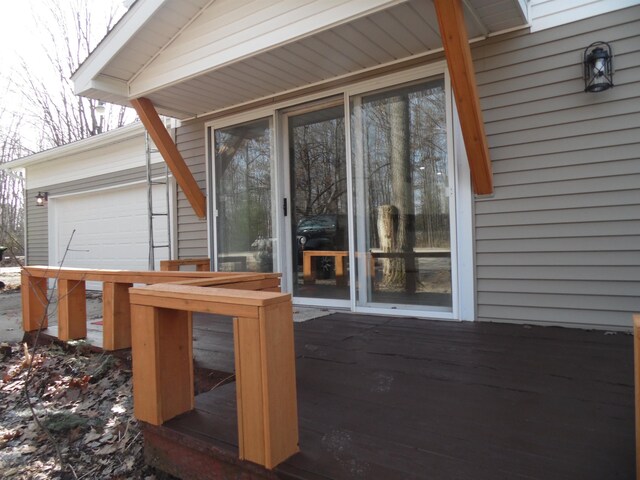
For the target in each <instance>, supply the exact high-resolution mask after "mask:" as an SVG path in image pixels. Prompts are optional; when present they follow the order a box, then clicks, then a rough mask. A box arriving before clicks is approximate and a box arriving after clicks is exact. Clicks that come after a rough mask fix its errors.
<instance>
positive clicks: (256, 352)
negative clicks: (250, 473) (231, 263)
mask: <svg viewBox="0 0 640 480" xmlns="http://www.w3.org/2000/svg"><path fill="white" fill-rule="evenodd" d="M130 297H131V312H132V316H133V318H134V320H135V321H134V324H133V329H132V355H133V399H134V413H135V416H136V418H137V419H138V420H142V421H144V422H148V423H151V424H153V425H161V424H162V423H164V422H165V421H167V420H169V419H171V418H173V417H175V416H176V415H180V414H181V413H185V412H188V411H190V410H192V409H193V408H194V395H193V351H192V319H191V315H192V312H205V313H213V314H221V315H229V316H233V317H234V320H233V336H234V353H235V371H236V396H237V411H238V439H239V450H240V458H241V459H244V460H249V461H252V462H254V463H257V464H260V465H263V466H265V467H266V468H273V467H275V466H276V465H277V464H279V463H280V462H282V461H284V460H285V459H287V458H288V457H290V456H291V455H293V454H294V453H296V452H297V451H298V414H297V401H296V381H295V378H296V377H295V353H294V343H293V309H292V305H291V295H290V294H281V293H272V292H248V291H238V290H225V289H221V288H207V287H197V286H192V285H176V284H161V285H150V286H146V287H140V288H132V289H131V290H130Z"/></svg>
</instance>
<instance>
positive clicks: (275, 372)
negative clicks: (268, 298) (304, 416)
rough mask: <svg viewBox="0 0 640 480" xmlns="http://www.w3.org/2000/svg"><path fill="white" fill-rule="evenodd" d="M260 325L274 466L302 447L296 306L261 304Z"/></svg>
mask: <svg viewBox="0 0 640 480" xmlns="http://www.w3.org/2000/svg"><path fill="white" fill-rule="evenodd" d="M259 325H260V352H261V363H262V391H263V395H264V400H263V409H264V418H265V421H264V429H265V466H266V467H267V468H273V467H275V466H276V465H278V464H279V463H281V462H283V461H284V460H286V459H287V458H289V457H290V456H291V455H293V454H294V453H296V452H298V450H299V449H298V407H297V397H296V367H295V351H294V341H293V306H292V305H291V303H290V302H287V303H279V304H277V305H270V306H268V307H264V308H261V309H260V318H259Z"/></svg>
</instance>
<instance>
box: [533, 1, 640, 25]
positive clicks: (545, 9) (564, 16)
mask: <svg viewBox="0 0 640 480" xmlns="http://www.w3.org/2000/svg"><path fill="white" fill-rule="evenodd" d="M638 3H640V2H638V0H530V4H529V5H530V6H529V12H530V18H531V24H532V27H533V31H538V30H543V29H545V28H552V27H556V26H558V25H563V24H565V23H570V22H575V21H578V20H582V19H584V18H588V17H591V16H594V15H601V14H604V13H607V12H610V11H612V10H616V9H619V8H626V7H630V6H633V5H637V4H638Z"/></svg>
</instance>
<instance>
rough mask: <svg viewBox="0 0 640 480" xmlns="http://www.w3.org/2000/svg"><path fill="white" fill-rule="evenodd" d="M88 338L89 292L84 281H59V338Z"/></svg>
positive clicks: (61, 279) (65, 339)
mask: <svg viewBox="0 0 640 480" xmlns="http://www.w3.org/2000/svg"><path fill="white" fill-rule="evenodd" d="M86 336H87V291H86V287H85V282H84V280H79V281H77V280H67V279H63V278H60V279H58V338H59V339H60V340H64V341H68V340H77V339H79V338H86Z"/></svg>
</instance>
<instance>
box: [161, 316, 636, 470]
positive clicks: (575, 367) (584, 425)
mask: <svg viewBox="0 0 640 480" xmlns="http://www.w3.org/2000/svg"><path fill="white" fill-rule="evenodd" d="M194 337H195V341H194V349H195V351H196V357H197V360H198V364H199V365H202V366H205V367H206V368H211V369H214V370H222V371H230V370H229V368H231V369H232V368H233V345H232V335H231V323H230V321H229V320H228V319H220V318H212V317H211V316H204V315H198V316H196V317H195V326H194ZM632 341H633V339H632V337H631V336H630V335H626V334H622V333H618V334H613V335H612V334H605V332H602V331H583V330H574V329H564V328H553V327H546V328H543V327H525V326H522V325H508V324H487V323H456V322H436V321H425V320H418V319H411V318H393V319H390V318H385V317H374V316H362V315H353V314H346V313H338V314H333V315H330V316H327V317H323V318H319V319H316V320H311V321H308V322H304V323H299V324H296V325H295V342H296V357H297V359H296V368H297V382H298V409H299V419H300V448H301V452H300V453H299V454H297V455H295V456H293V457H292V458H291V459H289V460H288V461H286V462H285V463H284V464H281V465H280V466H279V467H278V468H277V469H276V473H277V475H278V476H279V477H281V478H304V479H309V480H313V479H356V478H358V479H371V480H375V479H385V480H388V479H427V478H428V479H440V478H442V479H474V480H475V479H492V480H493V479H502V478H504V479H529V480H532V479H540V480H543V479H544V480H549V479H581V480H589V479H594V480H596V479H598V480H599V479H603V478H607V479H618V478H619V479H626V478H633V475H634V454H635V449H634V445H635V436H634V413H633V402H634V399H633V344H632ZM196 408H197V410H196V411H195V412H191V413H188V414H185V415H183V416H181V417H179V418H177V419H174V420H171V421H170V422H168V423H167V424H165V426H166V427H167V428H169V429H174V430H175V431H179V432H182V433H188V434H189V435H192V436H194V437H196V438H199V439H200V440H202V441H203V442H209V443H211V444H215V445H216V446H218V447H220V446H221V445H222V446H223V447H224V448H228V449H229V450H230V451H232V452H235V454H236V455H237V432H236V413H235V385H234V384H233V383H232V384H228V385H224V386H222V387H219V388H217V389H215V390H213V391H211V392H207V393H205V394H201V395H199V396H197V397H196Z"/></svg>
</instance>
